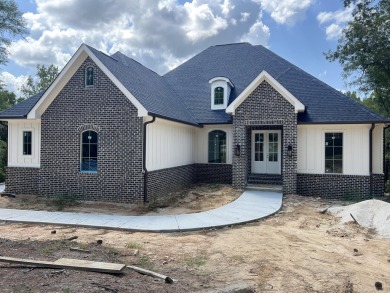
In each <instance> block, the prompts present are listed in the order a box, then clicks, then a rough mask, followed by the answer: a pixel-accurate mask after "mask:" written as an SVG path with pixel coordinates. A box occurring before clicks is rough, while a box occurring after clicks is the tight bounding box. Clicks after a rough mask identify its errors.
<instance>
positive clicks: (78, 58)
mask: <svg viewBox="0 0 390 293" xmlns="http://www.w3.org/2000/svg"><path fill="white" fill-rule="evenodd" d="M87 57H90V58H91V59H92V61H93V62H95V64H96V65H97V66H98V67H99V68H100V69H101V70H102V71H103V72H104V74H106V75H107V76H108V78H109V79H110V80H111V81H112V82H113V83H114V84H115V85H116V86H117V87H118V88H119V89H120V90H121V91H122V93H123V94H124V95H125V96H126V97H127V98H128V99H129V100H130V102H131V103H132V104H133V105H134V106H135V107H136V108H137V110H138V117H143V116H147V114H148V112H147V110H146V109H145V107H144V106H142V105H141V103H140V102H139V101H138V100H137V99H136V98H135V97H134V96H133V95H132V94H131V93H130V92H129V91H128V90H127V89H126V88H125V87H124V85H123V84H122V83H121V82H120V81H119V80H118V79H117V78H116V77H115V76H114V75H113V74H112V73H111V71H109V70H108V69H107V67H106V66H104V64H103V63H102V62H101V61H100V60H99V59H98V58H97V57H96V56H95V55H94V54H93V53H92V52H91V50H90V49H89V48H88V47H87V45H85V44H82V45H81V46H80V48H79V49H78V50H77V51H76V53H75V54H74V55H73V56H72V58H71V59H70V61H69V62H68V63H67V64H66V65H65V67H64V69H63V70H62V71H61V72H60V74H59V75H58V76H57V78H56V79H55V80H54V82H53V83H52V84H51V85H50V86H49V88H48V89H47V90H46V92H45V93H44V94H43V95H42V97H41V98H40V99H39V101H38V102H37V103H36V104H35V106H34V107H33V108H32V109H31V110H30V112H29V113H28V115H27V119H39V118H40V117H41V115H42V114H43V113H44V112H45V110H46V109H47V108H48V107H49V105H50V104H51V103H52V102H53V101H54V99H55V97H56V96H57V95H58V94H59V92H60V91H61V90H62V89H63V88H64V86H65V85H66V84H67V83H68V81H69V80H70V79H71V77H72V76H73V75H74V73H75V72H76V71H77V70H78V69H79V67H80V66H81V64H82V63H83V62H84V61H85V59H87Z"/></svg>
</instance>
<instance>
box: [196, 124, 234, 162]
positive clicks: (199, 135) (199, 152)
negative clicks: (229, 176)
mask: <svg viewBox="0 0 390 293" xmlns="http://www.w3.org/2000/svg"><path fill="white" fill-rule="evenodd" d="M214 130H222V131H225V132H226V164H232V155H233V153H232V133H233V127H232V125H231V124H220V125H218V124H214V125H205V126H204V127H203V128H196V130H195V136H196V138H195V163H199V164H207V163H208V161H209V157H208V150H209V133H210V132H211V131H214Z"/></svg>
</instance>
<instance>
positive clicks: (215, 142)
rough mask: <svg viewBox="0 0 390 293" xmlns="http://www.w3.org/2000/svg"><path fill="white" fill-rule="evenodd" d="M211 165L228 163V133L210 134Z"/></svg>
mask: <svg viewBox="0 0 390 293" xmlns="http://www.w3.org/2000/svg"><path fill="white" fill-rule="evenodd" d="M208 161H209V163H226V132H225V131H222V130H213V131H210V132H209V160H208Z"/></svg>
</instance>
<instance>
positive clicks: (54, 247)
mask: <svg viewBox="0 0 390 293" xmlns="http://www.w3.org/2000/svg"><path fill="white" fill-rule="evenodd" d="M67 246H69V245H68V244H67V243H65V242H63V241H54V242H52V243H50V244H48V245H47V246H45V247H44V248H42V252H43V253H44V254H53V253H55V252H57V251H59V250H61V249H63V248H66V247H67Z"/></svg>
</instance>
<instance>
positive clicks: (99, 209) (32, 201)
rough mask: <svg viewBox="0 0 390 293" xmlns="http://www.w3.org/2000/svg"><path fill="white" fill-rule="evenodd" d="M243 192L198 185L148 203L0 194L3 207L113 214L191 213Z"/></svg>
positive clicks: (214, 185) (227, 200) (205, 209)
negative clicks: (69, 199)
mask: <svg viewBox="0 0 390 293" xmlns="http://www.w3.org/2000/svg"><path fill="white" fill-rule="evenodd" d="M240 195H241V192H239V191H237V190H235V189H234V188H232V187H231V185H223V184H199V185H195V186H194V187H193V188H191V189H186V190H183V191H180V192H173V193H170V194H167V195H166V196H165V197H159V200H158V201H151V202H150V203H149V204H146V205H144V204H138V205H136V204H122V203H109V202H96V201H80V202H77V201H66V200H62V201H61V199H56V200H53V199H46V198H43V197H39V196H34V195H17V196H16V197H15V198H10V197H0V208H5V209H29V210H37V211H41V210H48V211H56V210H61V211H64V212H79V213H104V214H113V215H156V214H164V215H170V214H188V213H195V212H200V211H207V210H210V209H213V208H216V207H219V206H221V205H225V204H228V203H230V202H232V201H234V200H235V199H236V198H238V197H239V196H240Z"/></svg>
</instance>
